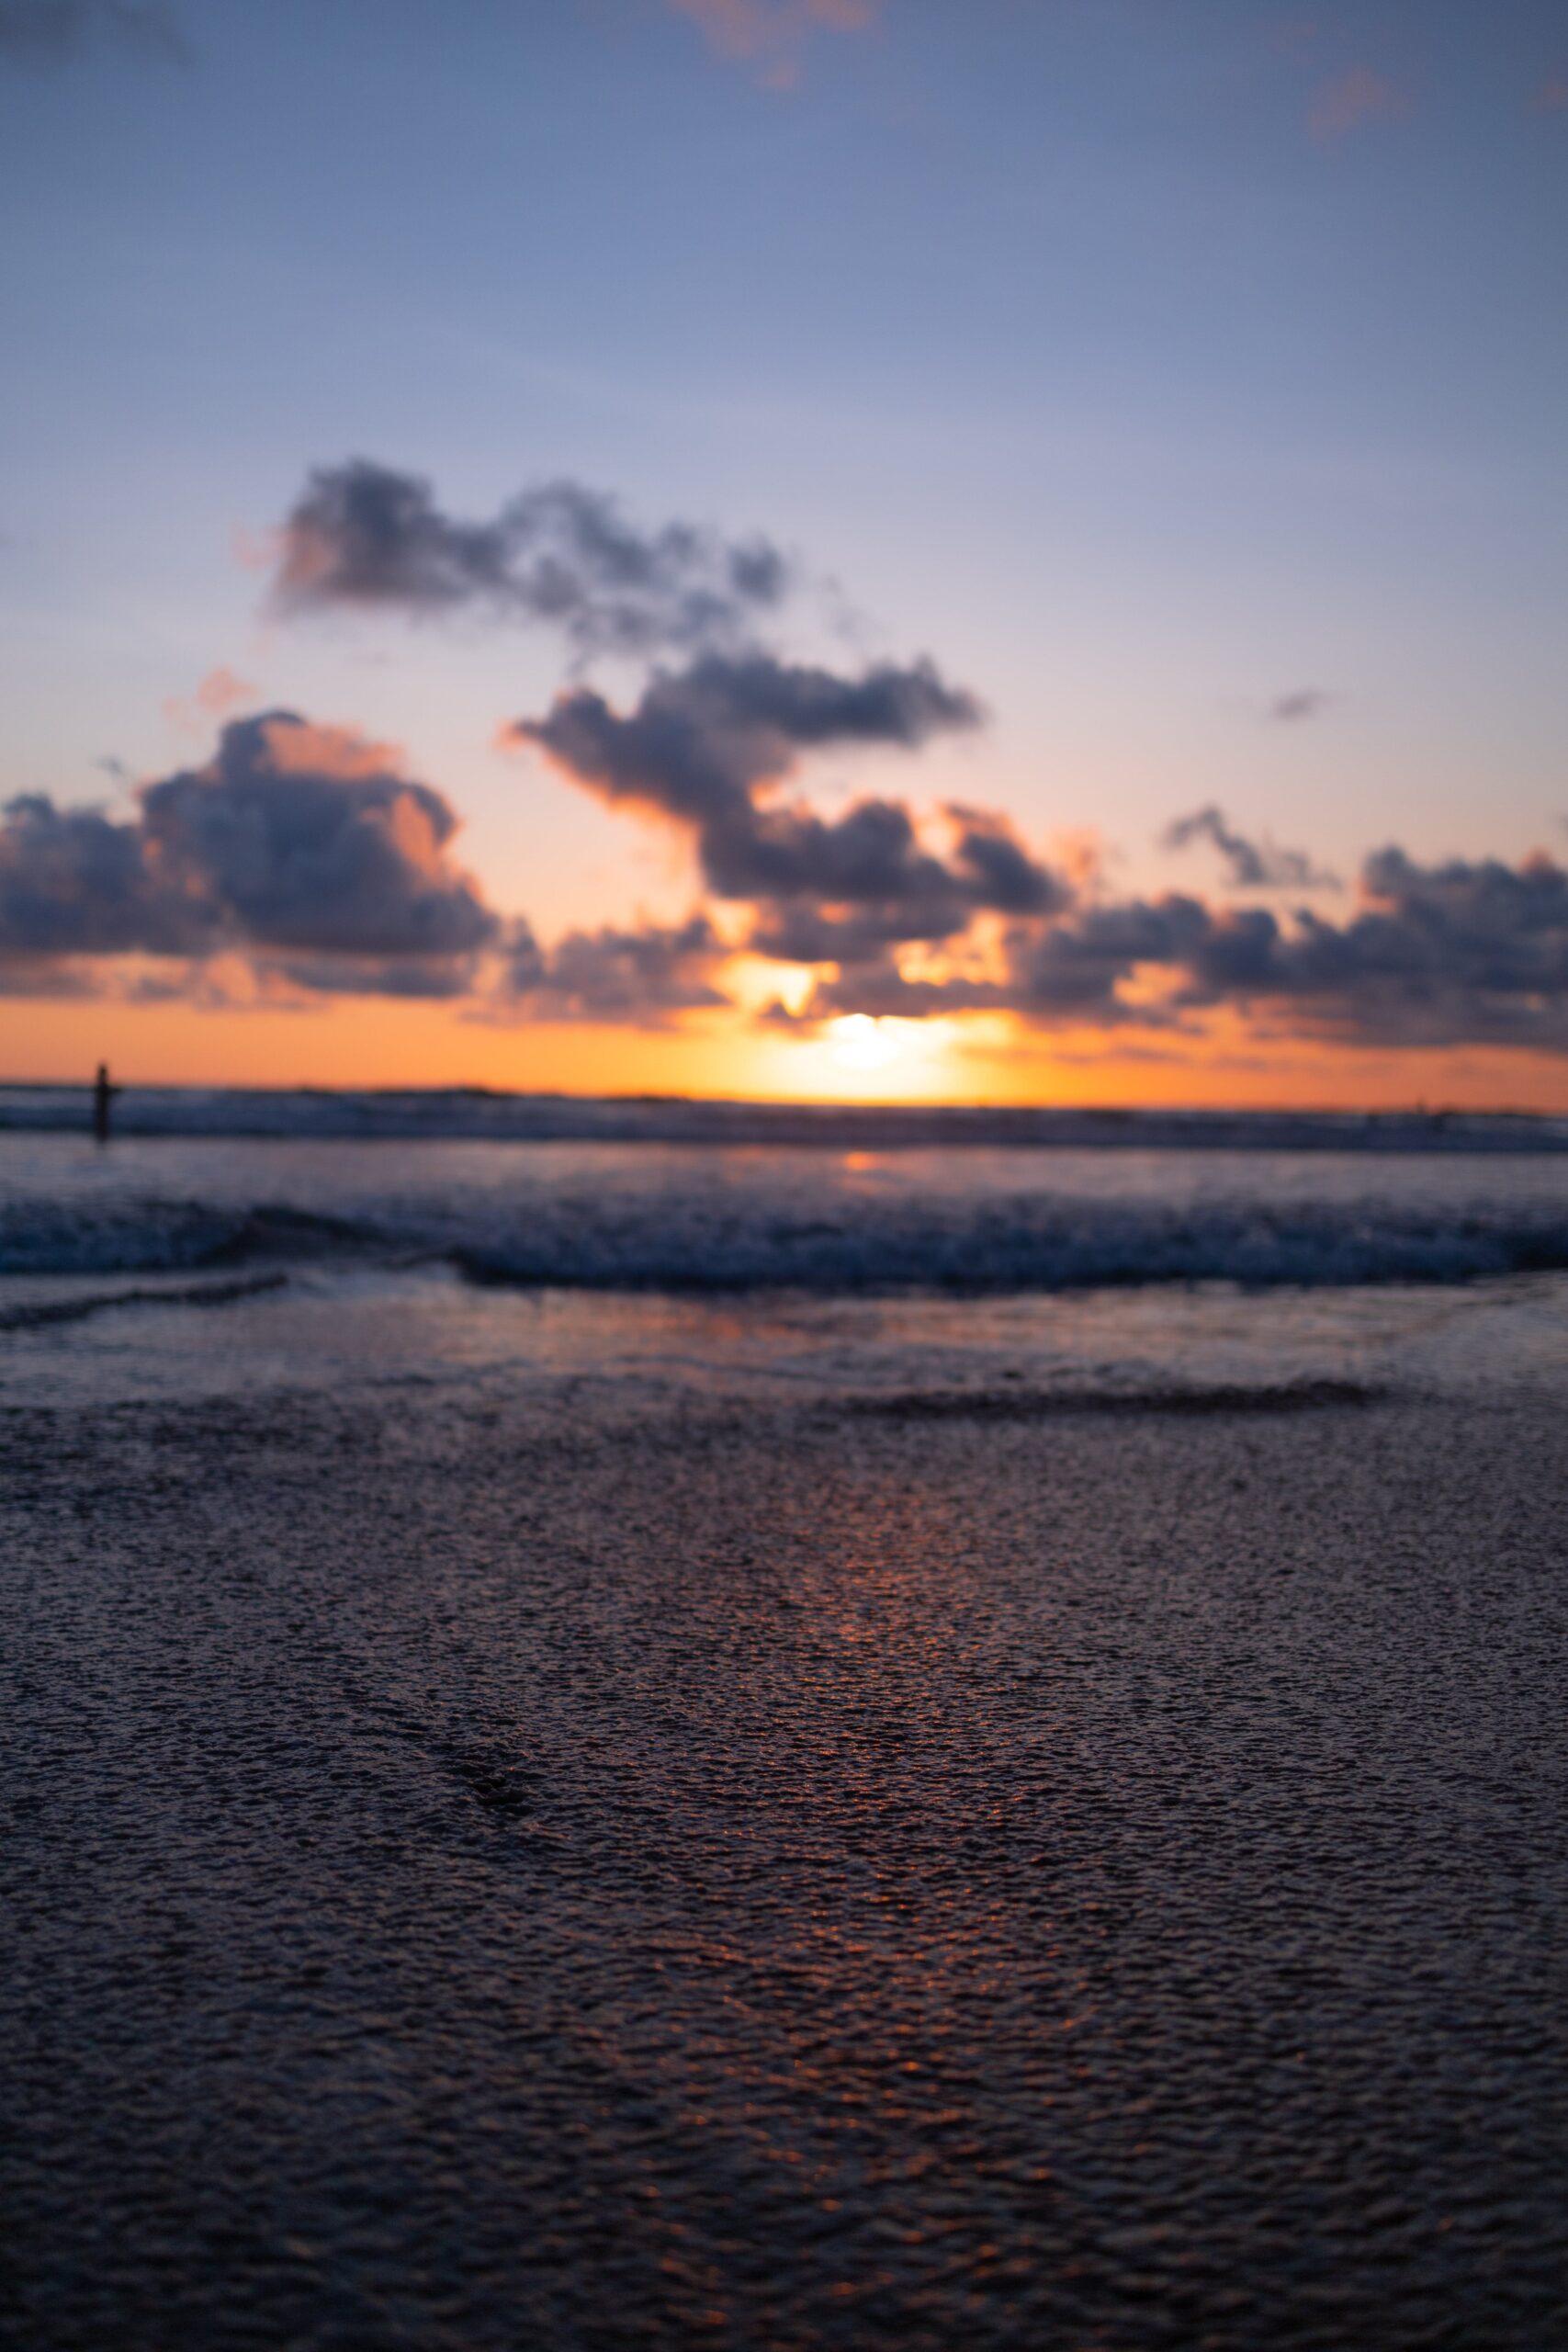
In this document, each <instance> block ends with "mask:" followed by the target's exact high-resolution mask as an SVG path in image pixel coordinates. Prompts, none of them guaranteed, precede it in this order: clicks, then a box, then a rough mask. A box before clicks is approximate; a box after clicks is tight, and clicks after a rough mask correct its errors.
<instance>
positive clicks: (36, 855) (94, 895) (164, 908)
mask: <svg viewBox="0 0 1568 2352" xmlns="http://www.w3.org/2000/svg"><path fill="white" fill-rule="evenodd" d="M213 911H214V910H213V909H212V906H211V903H210V901H209V899H208V898H207V897H206V896H205V895H204V894H200V893H197V892H192V891H188V890H186V888H182V887H181V884H180V882H179V880H178V879H177V878H176V877H174V876H169V875H166V874H165V873H164V872H163V871H162V870H161V868H160V866H159V865H158V864H157V862H156V861H155V860H153V859H152V857H150V855H149V844H148V840H147V836H146V833H145V832H144V831H143V829H142V827H141V823H140V822H139V821H132V822H130V823H126V824H118V823H116V822H115V821H114V820H112V819H110V818H108V817H106V816H105V815H104V814H103V812H102V811H101V810H100V809H57V808H56V807H55V806H54V804H53V802H52V801H51V800H49V799H47V798H46V797H44V796H43V795H42V794H41V793H28V794H24V795H23V796H22V797H20V798H19V799H16V800H12V801H10V802H8V803H7V804H6V808H5V809H4V811H0V956H6V957H10V958H14V959H17V960H24V959H25V960H27V961H29V962H43V961H46V960H48V959H51V958H53V957H57V956H118V955H127V954H130V953H132V952H133V951H136V950H141V951H143V952H144V953H146V954H148V955H152V956H180V955H189V954H192V953H194V952H199V950H200V949H201V948H202V947H203V946H204V945H205V944H207V943H208V941H209V939H210V938H211V937H212V935H213V933H214V930H215V923H214V920H213Z"/></svg>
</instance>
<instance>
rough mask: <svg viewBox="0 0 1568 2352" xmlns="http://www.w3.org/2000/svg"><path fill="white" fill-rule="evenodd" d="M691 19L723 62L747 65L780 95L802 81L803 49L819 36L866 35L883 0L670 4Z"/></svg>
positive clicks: (673, 0)
mask: <svg viewBox="0 0 1568 2352" xmlns="http://www.w3.org/2000/svg"><path fill="white" fill-rule="evenodd" d="M669 6H670V7H671V9H673V11H674V13H675V14H676V16H678V17H690V19H691V20H692V22H693V23H694V24H695V25H696V26H698V27H699V28H700V29H701V30H702V31H703V32H704V33H705V35H706V37H707V40H708V41H709V43H710V44H711V46H712V47H713V48H714V49H715V50H716V51H717V52H718V54H719V55H720V56H721V57H734V58H742V59H746V60H748V61H750V62H753V63H755V64H757V65H758V66H759V67H760V68H761V76H762V79H763V80H764V81H765V82H766V83H768V84H769V85H771V86H772V87H773V88H775V89H788V88H790V87H792V86H793V85H794V83H795V80H796V79H797V77H798V74H799V62H800V50H801V45H802V43H803V42H804V41H805V40H806V39H807V37H808V35H810V34H811V33H813V32H836V33H852V32H864V31H865V30H866V29H867V28H869V27H870V26H871V25H873V24H874V22H875V20H876V17H877V15H878V13H879V8H880V0H669Z"/></svg>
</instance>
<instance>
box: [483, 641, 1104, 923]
mask: <svg viewBox="0 0 1568 2352" xmlns="http://www.w3.org/2000/svg"><path fill="white" fill-rule="evenodd" d="M981 717H982V712H981V708H980V706H979V704H978V703H977V702H976V699H975V697H974V695H970V694H969V693H967V692H966V691H965V690H964V689H963V688H961V687H955V686H951V685H949V684H947V683H946V682H945V681H944V680H943V679H942V676H941V674H940V673H939V672H938V671H937V670H936V668H935V667H934V665H933V664H932V663H931V662H914V663H911V664H909V665H908V666H899V665H897V664H895V663H891V662H882V663H877V664H874V665H873V666H872V667H870V668H868V669H865V670H863V671H862V672H860V673H858V674H857V675H854V676H845V675H842V674H840V673H838V672H835V671H831V670H825V669H819V668H816V667H811V666H807V665H799V664H792V663H786V662H781V661H779V660H777V659H776V658H775V657H774V656H773V655H772V654H766V653H752V654H747V655H744V656H740V657H725V656H719V655H708V656H705V657H704V658H703V659H702V660H701V661H699V662H694V663H692V664H691V665H690V666H689V667H688V668H686V669H684V670H681V671H677V672H670V671H660V672H656V673H655V674H654V676H653V678H652V679H651V681H650V682H649V684H648V686H647V687H646V688H645V689H644V691H643V694H642V695H641V698H640V699H639V701H638V702H637V704H636V706H635V707H633V708H632V709H631V710H629V711H625V712H622V711H617V710H615V709H614V708H613V707H611V705H610V704H609V703H608V702H607V701H606V700H605V699H604V696H603V695H600V694H598V693H596V692H594V691H593V690H592V688H588V687H577V688H574V689H572V690H571V691H570V692H569V693H566V694H562V695H558V696H557V698H556V701H555V703H554V705H553V707H551V709H550V711H549V712H548V713H547V716H546V717H545V718H538V719H521V720H519V721H517V722H516V724H515V725H514V726H513V728H512V729H510V730H509V735H510V740H512V741H517V742H527V743H533V744H536V745H537V746H538V747H539V748H540V749H541V750H543V751H544V752H547V754H548V756H549V757H550V758H551V759H552V760H553V761H554V762H555V763H556V764H557V765H558V767H559V768H560V769H561V770H562V771H563V772H564V773H565V774H566V775H568V776H570V778H571V779H572V781H573V782H575V783H577V784H580V785H582V786H585V787H586V788H587V789H588V790H589V791H591V792H594V793H596V794H597V795H598V796H599V797H601V798H602V799H604V800H606V801H608V802H609V803H610V804H611V805H612V806H629V807H633V808H640V809H646V810H649V811H650V812H653V813H655V814H657V815H659V816H660V817H663V818H666V819H669V820H671V821H672V822H673V823H675V824H677V825H680V826H682V827H683V828H684V829H686V830H687V831H689V832H690V833H691V835H692V836H693V839H694V844H695V847H696V852H697V856H698V860H699V863H700V865H701V867H702V872H703V877H704V879H705V882H706V884H707V887H708V888H709V889H710V890H712V891H713V892H714V894H715V895H716V897H717V898H720V899H730V900H743V901H749V902H750V905H751V907H752V909H753V912H754V916H755V929H754V933H753V938H752V944H754V945H755V946H756V948H757V950H758V952H759V953H761V954H764V955H768V956H777V957H781V958H785V959H787V960H791V961H798V962H818V961H829V960H830V961H835V962H844V961H851V960H855V959H857V958H862V957H865V956H873V955H877V954H880V953H881V952H882V950H883V949H884V948H885V947H886V945H887V944H890V943H892V942H894V941H900V940H914V939H927V940H931V939H942V938H945V937H948V936H949V935H951V934H952V933H956V932H960V931H963V930H964V928H965V927H966V926H967V925H968V924H969V922H971V921H972V920H973V918H974V916H975V915H976V913H977V912H980V911H982V910H995V911H998V912H1002V913H1020V912H1025V911H1033V912H1043V911H1045V910H1048V909H1050V908H1052V907H1055V906H1058V905H1062V904H1065V903H1066V899H1067V896H1068V893H1067V891H1066V887H1065V886H1064V884H1063V883H1062V882H1061V880H1060V879H1059V877H1058V876H1055V874H1053V873H1052V872H1051V871H1050V870H1049V869H1048V868H1046V867H1044V866H1043V865H1039V864H1038V863H1037V862H1036V861H1034V860H1033V859H1032V858H1031V857H1030V855H1029V854H1028V853H1027V852H1026V851H1025V850H1024V848H1023V847H1022V845H1021V843H1020V842H1018V841H1017V839H1016V838H1015V836H1014V835H1013V834H1012V832H1011V831H1010V828H1009V827H1008V825H1007V824H1006V822H1005V821H1004V820H1002V819H1001V818H1000V817H997V816H991V815H986V814H983V813H982V812H980V811H977V810H975V809H967V808H963V807H959V806H954V807H953V809H950V810H949V812H948V821H949V824H950V827H951V828H952V831H953V836H954V839H953V846H952V848H951V849H950V851H949V852H948V854H946V855H945V856H939V855H938V854H935V853H933V852H932V851H931V850H930V849H928V848H926V847H925V846H924V845H923V844H922V842H921V841H920V839H919V834H918V832H917V831H916V827H915V823H914V820H913V819H912V817H911V816H910V814H909V811H908V809H907V808H906V806H905V805H904V803H903V802H902V801H900V800H892V799H886V798H866V799H862V800H857V801H854V802H853V803H852V805H851V806H850V807H849V808H848V809H846V810H845V811H844V813H843V814H842V815H841V816H840V817H837V818H833V819H828V818H823V817H819V816H818V815H817V814H816V812H815V811H814V810H812V809H807V808H804V807H802V806H799V805H798V804H794V803H788V802H781V801H780V800H779V799H778V798H777V797H775V796H776V795H777V793H778V790H779V788H780V787H781V786H784V784H786V783H787V782H788V781H789V780H791V779H792V778H793V777H794V775H795V773H796V771H797V769H798V766H799V764H800V762H801V761H802V759H803V758H804V757H805V756H806V755H807V754H808V753H810V752H818V751H824V750H853V749H857V748H866V747H873V746H881V747H886V748H892V749H897V750H902V751H916V750H918V749H919V748H920V746H921V745H923V744H924V743H926V742H928V741H931V739H932V738H933V737H934V736H936V735H939V734H942V733H947V732H953V731H958V730H962V729H970V728H974V727H976V726H977V725H978V724H979V723H980V719H981Z"/></svg>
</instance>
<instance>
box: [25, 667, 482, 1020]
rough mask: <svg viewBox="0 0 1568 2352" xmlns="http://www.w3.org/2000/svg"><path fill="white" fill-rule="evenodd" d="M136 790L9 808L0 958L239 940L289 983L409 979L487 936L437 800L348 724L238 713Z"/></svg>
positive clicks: (184, 950)
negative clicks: (112, 799) (82, 805)
mask: <svg viewBox="0 0 1568 2352" xmlns="http://www.w3.org/2000/svg"><path fill="white" fill-rule="evenodd" d="M138 799H139V808H138V810H137V814H136V815H135V817H134V818H132V819H130V820H126V821H117V820H114V819H111V818H109V817H107V816H106V815H104V813H103V812H102V811H101V810H98V809H56V808H55V807H54V805H53V804H52V802H51V801H50V800H48V799H47V798H45V797H42V796H40V795H30V796H26V797H22V798H20V799H17V800H13V801H12V802H11V803H10V804H9V806H8V807H7V808H6V809H5V810H4V812H3V816H0V958H4V959H6V960H7V961H8V962H9V963H10V964H11V965H13V966H14V967H15V966H20V965H24V964H31V965H34V966H39V965H42V964H46V963H48V962H49V961H50V960H51V959H55V958H62V957H73V956H119V955H132V954H141V955H148V956H210V955H213V954H217V953H220V952H223V951H224V950H227V949H231V948H241V949H244V950H247V951H250V952H251V953H252V954H253V956H256V957H257V958H258V961H259V962H260V963H261V964H267V963H270V964H272V965H274V966H276V967H278V968H281V969H285V970H288V972H290V974H291V975H292V976H293V977H295V978H299V979H300V983H301V985H306V986H310V987H313V988H321V987H323V986H326V985H327V984H328V978H327V976H328V975H335V976H336V978H335V981H334V983H333V984H338V985H342V986H344V987H346V988H353V989H356V990H363V989H370V988H374V989H378V990H381V991H383V992H385V991H387V990H390V991H391V992H394V993H409V992H411V989H412V976H413V975H414V974H415V973H423V974H424V975H425V977H426V981H427V983H429V984H432V985H434V981H433V978H432V976H434V975H435V974H437V973H438V972H439V971H442V970H445V972H446V974H447V976H448V977H449V978H453V979H454V980H456V978H457V977H459V976H464V975H467V974H469V973H471V970H472V968H473V964H474V959H475V958H476V957H477V956H479V953H480V951H481V950H483V949H485V948H486V947H488V946H489V945H490V944H491V941H492V940H493V939H494V937H495V936H496V933H497V932H498V929H499V925H498V922H497V919H496V917H495V916H494V915H493V914H492V913H491V910H489V909H488V908H487V907H486V906H485V905H484V903H483V901H482V899H480V897H479V892H478V890H477V888H476V887H475V886H474V884H473V883H472V882H471V881H469V880H468V877H467V876H465V875H463V874H461V873H460V872H458V871H457V869H456V868H455V867H454V866H453V865H451V863H450V860H449V855H448V852H449V848H450V844H451V841H452V837H453V835H454V834H455V833H456V831H457V818H456V817H455V816H454V814H453V812H452V809H451V808H450V807H449V805H448V803H447V802H446V799H445V798H444V797H443V796H442V795H441V794H440V793H438V792H436V791H434V790H433V789H432V788H431V787H430V786H428V785H423V784H419V783H415V782H413V781H412V780H411V779H410V778H408V777H407V776H405V775H401V774H400V772H399V771H398V768H397V766H396V765H395V763H394V759H393V755H392V754H391V753H389V752H387V751H385V750H384V749H383V748H382V747H380V746H378V745H376V744H372V743H368V742H367V741H365V739H364V738H362V737H360V736H356V735H353V734H350V733H347V732H345V731H344V730H340V729H328V728H320V727H312V726H311V725H310V724H309V723H308V722H307V721H306V720H304V719H302V718H297V717H296V716H295V715H294V714H293V713H291V712H288V711H269V712H265V713H263V714H261V715H259V716H257V717H254V718H244V719H239V720H235V721H233V722H231V724H230V725H228V726H226V727H225V728H224V729H223V730H222V733H221V735H220V739H219V745H218V750H217V752H216V754H215V756H214V757H213V759H212V760H211V761H210V762H209V763H208V765H207V766H205V767H203V768H197V769H187V770H182V771H180V772H178V773H176V774H175V775H169V776H165V777H163V778H162V779H161V780H159V781H158V782H156V783H152V784H147V785H143V786H141V789H140V792H139V795H138ZM290 958H293V959H296V960H295V961H294V962H292V963H290V961H289V959H290ZM400 972H401V974H402V976H403V977H402V978H399V975H400Z"/></svg>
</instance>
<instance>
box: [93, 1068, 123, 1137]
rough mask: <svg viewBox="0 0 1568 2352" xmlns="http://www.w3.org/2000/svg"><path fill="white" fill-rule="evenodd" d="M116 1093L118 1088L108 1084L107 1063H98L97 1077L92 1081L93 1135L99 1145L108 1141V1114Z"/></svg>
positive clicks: (112, 1106) (111, 1108)
mask: <svg viewBox="0 0 1568 2352" xmlns="http://www.w3.org/2000/svg"><path fill="white" fill-rule="evenodd" d="M118 1092H119V1089H118V1086H111V1085H110V1084H109V1066H108V1064H107V1062H100V1063H99V1064H98V1074H97V1077H96V1079H95V1080H93V1133H94V1134H95V1135H96V1136H97V1139H98V1141H99V1142H100V1143H107V1141H108V1139H109V1114H110V1113H111V1111H112V1110H113V1109H114V1098H115V1096H116V1095H117V1094H118Z"/></svg>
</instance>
